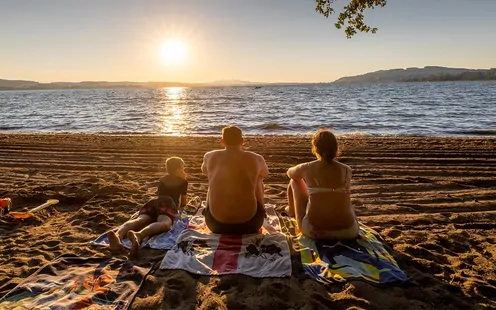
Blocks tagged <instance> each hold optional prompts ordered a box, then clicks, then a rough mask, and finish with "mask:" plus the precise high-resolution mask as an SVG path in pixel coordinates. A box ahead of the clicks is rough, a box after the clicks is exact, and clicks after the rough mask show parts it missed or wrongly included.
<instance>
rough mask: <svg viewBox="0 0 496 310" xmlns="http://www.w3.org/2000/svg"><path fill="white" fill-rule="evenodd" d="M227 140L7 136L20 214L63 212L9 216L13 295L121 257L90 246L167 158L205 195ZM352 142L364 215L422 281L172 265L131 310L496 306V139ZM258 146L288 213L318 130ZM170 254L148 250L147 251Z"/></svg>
mask: <svg viewBox="0 0 496 310" xmlns="http://www.w3.org/2000/svg"><path fill="white" fill-rule="evenodd" d="M219 136H220V135H219ZM219 136H216V137H204V136H186V137H174V136H132V135H128V136H113V135H94V134H0V176H1V177H0V197H2V198H3V197H11V198H12V201H13V210H14V211H18V210H23V209H26V208H31V207H33V206H36V205H37V204H39V203H40V202H41V203H42V202H44V201H46V199H48V198H55V199H59V200H60V203H59V204H58V205H57V206H56V210H57V211H58V213H57V214H55V215H52V216H48V215H43V216H41V217H40V218H37V219H35V220H33V221H31V222H28V223H25V224H20V223H10V222H7V221H5V220H3V219H0V235H1V236H2V240H3V241H2V243H1V244H0V262H1V263H2V267H3V268H2V270H0V297H1V296H3V295H4V294H5V293H7V292H8V291H9V290H11V289H12V288H14V287H15V286H16V285H17V284H18V283H20V282H21V281H22V280H23V279H24V278H25V277H27V276H28V275H30V274H32V273H33V272H34V271H36V270H37V269H38V268H40V267H41V265H43V264H46V263H48V262H50V261H52V260H53V259H54V258H55V257H57V256H59V255H61V254H70V255H74V256H80V257H106V256H109V253H108V251H106V250H105V249H101V248H95V247H91V246H89V245H88V242H89V241H90V240H93V239H94V238H96V237H97V236H98V235H100V234H101V233H104V232H105V231H108V230H109V229H110V228H112V227H115V226H116V225H119V224H121V223H123V222H124V221H125V220H126V219H128V218H129V216H130V215H131V214H132V213H134V211H135V210H136V208H138V207H139V205H140V204H142V203H144V202H145V201H147V200H148V199H149V198H150V197H152V196H153V195H154V193H155V190H156V182H157V180H158V179H159V178H160V177H161V176H162V175H163V174H164V168H163V166H164V161H165V159H166V158H167V157H168V156H173V155H176V156H181V157H182V158H183V159H184V160H185V163H186V172H187V174H188V181H189V184H190V187H189V189H188V192H189V195H191V196H198V197H200V198H201V199H205V197H206V191H207V188H208V185H207V180H206V177H205V176H204V175H203V174H202V173H201V171H200V165H201V162H202V159H203V155H204V153H205V152H207V151H210V150H212V149H214V148H220V145H219ZM339 141H340V144H341V147H342V154H341V156H340V157H339V158H338V159H339V160H340V161H341V162H343V163H345V164H347V165H350V166H351V168H352V169H353V176H352V186H351V190H352V196H351V198H352V203H353V205H354V206H355V209H356V212H357V214H358V218H359V220H360V221H361V222H363V223H364V224H366V225H368V226H370V227H372V228H373V229H375V230H376V231H378V232H379V233H380V234H381V236H382V237H383V238H384V239H385V241H386V242H387V243H388V245H389V246H390V247H391V248H392V249H393V250H394V254H395V257H396V258H397V260H398V261H399V262H400V264H401V266H402V268H403V270H404V271H405V272H406V273H407V274H408V275H409V276H410V277H411V278H412V281H413V282H412V283H413V284H411V285H410V286H408V287H388V289H382V288H379V287H376V286H372V285H369V284H366V283H363V282H357V281H352V282H349V283H346V284H329V285H322V284H320V283H317V282H316V281H314V280H311V279H297V278H294V277H291V278H281V279H269V278H267V279H253V278H249V277H246V276H223V277H206V276H201V277H200V276H195V275H191V274H189V273H187V272H184V271H177V270H166V271H163V270H160V271H157V272H155V273H154V274H151V275H149V276H148V277H147V278H146V280H145V283H144V285H143V287H142V288H141V289H140V291H139V292H138V294H137V297H136V299H135V300H134V302H133V304H132V306H131V307H130V309H156V308H160V309H162V308H167V309H168V308H175V309H190V308H192V307H193V308H194V307H198V308H201V309H218V308H227V307H230V308H231V307H232V308H244V309H249V310H255V309H260V308H273V309H277V308H281V307H283V308H294V309H303V308H305V307H307V308H308V309H314V308H317V309H327V308H332V309H348V308H349V307H352V306H355V307H359V308H362V309H381V308H388V309H392V308H397V309H419V310H420V309H430V308H436V309H461V308H463V309H496V301H495V300H494V296H496V263H495V262H496V224H495V223H496V148H495V146H496V138H493V137H470V138H468V137H463V138H454V137H453V138H452V137H448V138H439V137H428V138H426V137H380V138H377V137H353V138H341V139H340V140H339ZM246 146H247V148H248V149H249V150H252V151H255V152H257V153H260V154H261V155H263V156H264V158H265V159H266V161H267V164H268V166H269V171H270V175H269V177H268V178H267V179H266V182H265V184H266V191H265V195H266V199H267V203H273V204H276V208H277V210H279V211H281V210H282V209H283V208H284V206H285V205H286V193H285V191H286V186H287V182H288V181H289V180H288V179H287V176H286V171H287V169H288V168H289V167H290V166H292V165H295V164H298V163H301V162H305V161H310V160H313V159H314V157H313V156H312V154H311V150H310V141H309V138H308V137H294V136H292V137H284V136H269V137H267V136H254V137H250V136H248V137H247V138H246ZM33 236H35V237H33ZM160 255H162V256H163V253H162V252H157V251H152V250H150V251H148V250H147V251H144V252H143V256H142V258H140V259H141V260H142V261H151V262H157V261H159V260H160V258H159V257H160ZM121 258H127V257H125V256H122V257H121ZM260 296H266V297H263V298H260ZM233 301H235V302H236V303H233Z"/></svg>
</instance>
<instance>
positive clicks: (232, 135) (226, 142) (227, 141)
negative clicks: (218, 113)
mask: <svg viewBox="0 0 496 310" xmlns="http://www.w3.org/2000/svg"><path fill="white" fill-rule="evenodd" d="M221 142H222V145H223V146H224V147H233V146H242V145H243V134H242V132H241V129H240V128H239V127H237V126H227V127H224V128H222V140H221Z"/></svg>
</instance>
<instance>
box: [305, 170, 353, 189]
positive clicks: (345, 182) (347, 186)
mask: <svg viewBox="0 0 496 310" xmlns="http://www.w3.org/2000/svg"><path fill="white" fill-rule="evenodd" d="M313 180H314V181H315V184H317V186H316V187H308V195H313V194H318V193H329V192H331V193H332V192H334V193H345V194H350V186H349V181H350V180H349V179H348V168H346V169H345V176H344V184H343V185H342V186H339V187H335V188H330V187H319V186H320V184H319V181H317V179H316V178H313Z"/></svg>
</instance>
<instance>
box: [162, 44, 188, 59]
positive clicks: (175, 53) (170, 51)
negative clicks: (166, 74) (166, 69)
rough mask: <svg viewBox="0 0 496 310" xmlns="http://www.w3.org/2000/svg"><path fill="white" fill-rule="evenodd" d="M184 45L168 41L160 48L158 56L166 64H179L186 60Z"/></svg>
mask: <svg viewBox="0 0 496 310" xmlns="http://www.w3.org/2000/svg"><path fill="white" fill-rule="evenodd" d="M186 52H187V51H186V45H184V43H183V42H181V41H169V42H166V43H164V44H163V45H162V46H161V48H160V56H161V58H162V60H164V61H165V62H166V63H172V64H175V63H179V62H182V61H183V60H184V58H186Z"/></svg>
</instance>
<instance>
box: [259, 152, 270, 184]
mask: <svg viewBox="0 0 496 310" xmlns="http://www.w3.org/2000/svg"><path fill="white" fill-rule="evenodd" d="M259 165H260V177H261V178H262V179H265V178H267V177H268V176H269V167H267V163H266V162H265V159H264V158H263V157H262V156H260V158H259Z"/></svg>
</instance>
